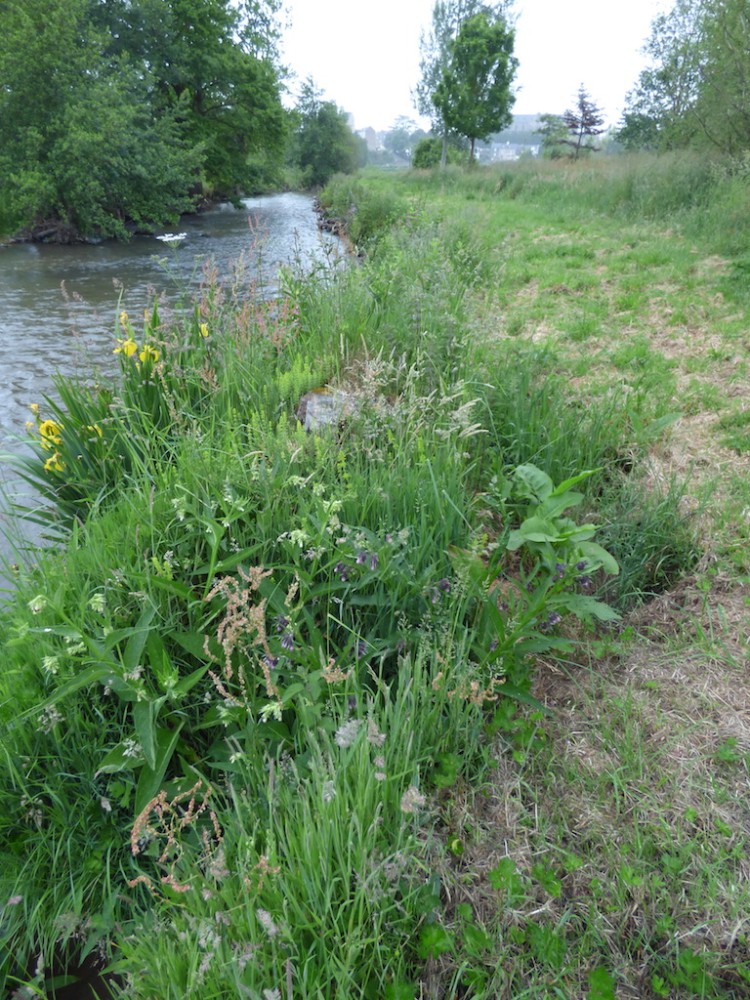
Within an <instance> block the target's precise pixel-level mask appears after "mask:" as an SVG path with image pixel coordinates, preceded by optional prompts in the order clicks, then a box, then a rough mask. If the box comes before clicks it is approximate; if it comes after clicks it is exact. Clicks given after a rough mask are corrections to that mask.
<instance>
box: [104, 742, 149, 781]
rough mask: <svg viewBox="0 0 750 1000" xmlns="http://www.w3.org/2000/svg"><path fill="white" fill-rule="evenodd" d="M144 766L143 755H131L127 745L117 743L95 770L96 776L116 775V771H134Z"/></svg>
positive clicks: (130, 749)
mask: <svg viewBox="0 0 750 1000" xmlns="http://www.w3.org/2000/svg"><path fill="white" fill-rule="evenodd" d="M143 764H144V760H143V755H142V754H140V753H139V754H136V755H135V756H134V755H133V750H132V748H131V747H130V746H129V745H128V744H127V743H118V744H117V746H116V747H113V748H112V749H111V750H110V751H109V753H108V754H107V755H106V757H105V758H104V760H103V761H102V762H101V764H100V765H99V767H98V768H97V769H96V773H97V774H116V773H117V772H118V771H134V770H135V769H136V768H137V767H142V766H143Z"/></svg>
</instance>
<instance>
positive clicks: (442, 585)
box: [438, 576, 451, 594]
mask: <svg viewBox="0 0 750 1000" xmlns="http://www.w3.org/2000/svg"><path fill="white" fill-rule="evenodd" d="M438 590H439V591H440V593H441V594H450V592H451V582H450V580H449V579H448V577H447V576H444V577H443V579H442V580H438Z"/></svg>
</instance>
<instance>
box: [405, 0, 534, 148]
mask: <svg viewBox="0 0 750 1000" xmlns="http://www.w3.org/2000/svg"><path fill="white" fill-rule="evenodd" d="M510 6H511V0H501V2H497V3H494V4H488V3H483V2H482V0H435V4H434V7H433V9H432V24H431V28H430V30H429V31H428V32H423V34H422V37H421V39H420V79H419V82H418V83H417V86H416V88H415V91H414V95H413V96H414V103H415V106H416V108H417V110H418V111H419V113H420V114H422V115H425V116H426V117H429V118H430V120H431V122H432V128H433V131H434V132H435V133H436V134H438V135H440V136H442V141H443V147H442V148H443V154H442V163H443V164H445V161H446V156H447V150H448V138H449V135H450V134H451V132H453V133H454V134H456V135H460V136H465V137H466V138H470V136H469V134H468V133H467V132H463V131H462V130H461V129H460V128H456V127H455V125H453V124H451V122H453V121H455V115H453V114H451V112H450V111H449V120H446V114H445V112H446V108H447V107H449V106H451V105H455V102H456V101H458V102H459V103H460V105H461V106H462V107H464V108H465V109H466V110H468V111H469V112H470V115H469V116H468V117H467V116H463V117H462V124H469V125H470V127H472V128H475V127H476V124H477V122H478V120H479V116H480V112H479V111H478V110H475V109H469V108H468V107H467V103H466V102H467V95H468V87H469V86H470V84H469V79H468V77H465V79H464V84H463V85H462V86H461V85H459V80H458V74H459V72H460V68H459V65H458V64H457V63H454V56H455V55H456V50H455V45H456V41H457V39H458V36H459V33H460V31H461V28H462V26H463V25H464V24H465V23H466V22H468V21H469V20H471V19H472V18H474V17H476V16H477V15H479V14H483V15H485V17H486V19H487V23H494V24H497V25H498V26H499V25H504V26H505V28H506V31H507V33H508V35H509V39H506V40H505V43H504V44H505V45H506V47H507V45H508V41H509V43H510V45H509V49H508V48H506V57H507V58H508V59H509V60H510V61H511V62H512V66H511V65H510V64H509V65H508V67H507V69H508V70H509V71H510V72H509V79H508V98H509V103H508V109H509V108H510V106H511V105H512V102H513V98H512V96H511V95H510V90H509V86H510V82H511V81H512V77H513V75H514V73H515V68H516V61H515V59H513V57H512V51H513V36H512V32H511V30H510V26H509V24H510V17H509V9H510ZM497 40H498V41H499V39H497ZM464 41H465V43H466V44H464V45H463V46H462V52H460V53H459V62H460V63H463V65H464V72H466V71H468V69H469V61H471V62H472V74H477V73H479V72H481V66H480V46H478V45H472V44H469V38H468V37H465V39H464ZM470 50H473V59H471V60H470V58H469V52H470ZM485 57H486V53H485ZM485 69H486V70H487V73H488V75H487V77H486V78H485V82H486V83H487V82H489V70H490V67H489V65H488V64H486V65H485ZM476 79H478V77H477V76H476V75H475V81H476ZM477 94H478V95H479V96H481V97H482V98H484V97H485V96H487V95H485V94H484V93H482V92H481V90H480V91H477ZM482 103H483V104H485V107H486V103H485V102H484V101H483V102H482ZM501 120H502V124H498V122H497V120H496V121H495V122H494V124H493V125H492V127H491V128H490V129H489V131H488V132H486V133H485V134H484V135H481V134H477V135H476V136H475V137H474V138H475V139H476V138H487V136H489V135H491V134H492V133H494V132H499V131H501V130H502V128H503V127H504V126H505V125H506V124H508V122H507V120H506V118H505V117H503V118H502V119H501ZM472 122H473V124H472ZM471 144H472V149H473V140H472V141H471Z"/></svg>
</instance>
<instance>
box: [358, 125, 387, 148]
mask: <svg viewBox="0 0 750 1000" xmlns="http://www.w3.org/2000/svg"><path fill="white" fill-rule="evenodd" d="M355 134H356V135H358V136H360V138H362V139H364V140H365V144H366V146H367V148H368V150H369V151H370V152H371V153H379V152H380V151H381V150H382V149H383V148H384V147H383V135H384V133H383V132H376V131H375V129H374V128H370V127H368V128H361V129H358V130H357V132H356V133H355Z"/></svg>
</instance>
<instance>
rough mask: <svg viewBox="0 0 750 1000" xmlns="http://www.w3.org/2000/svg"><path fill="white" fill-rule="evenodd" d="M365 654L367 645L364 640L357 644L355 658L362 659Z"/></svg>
mask: <svg viewBox="0 0 750 1000" xmlns="http://www.w3.org/2000/svg"><path fill="white" fill-rule="evenodd" d="M366 652H367V643H366V642H365V640H364V639H360V640H359V642H358V643H357V657H358V658H359V657H362V656H364V655H365V653H366Z"/></svg>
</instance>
